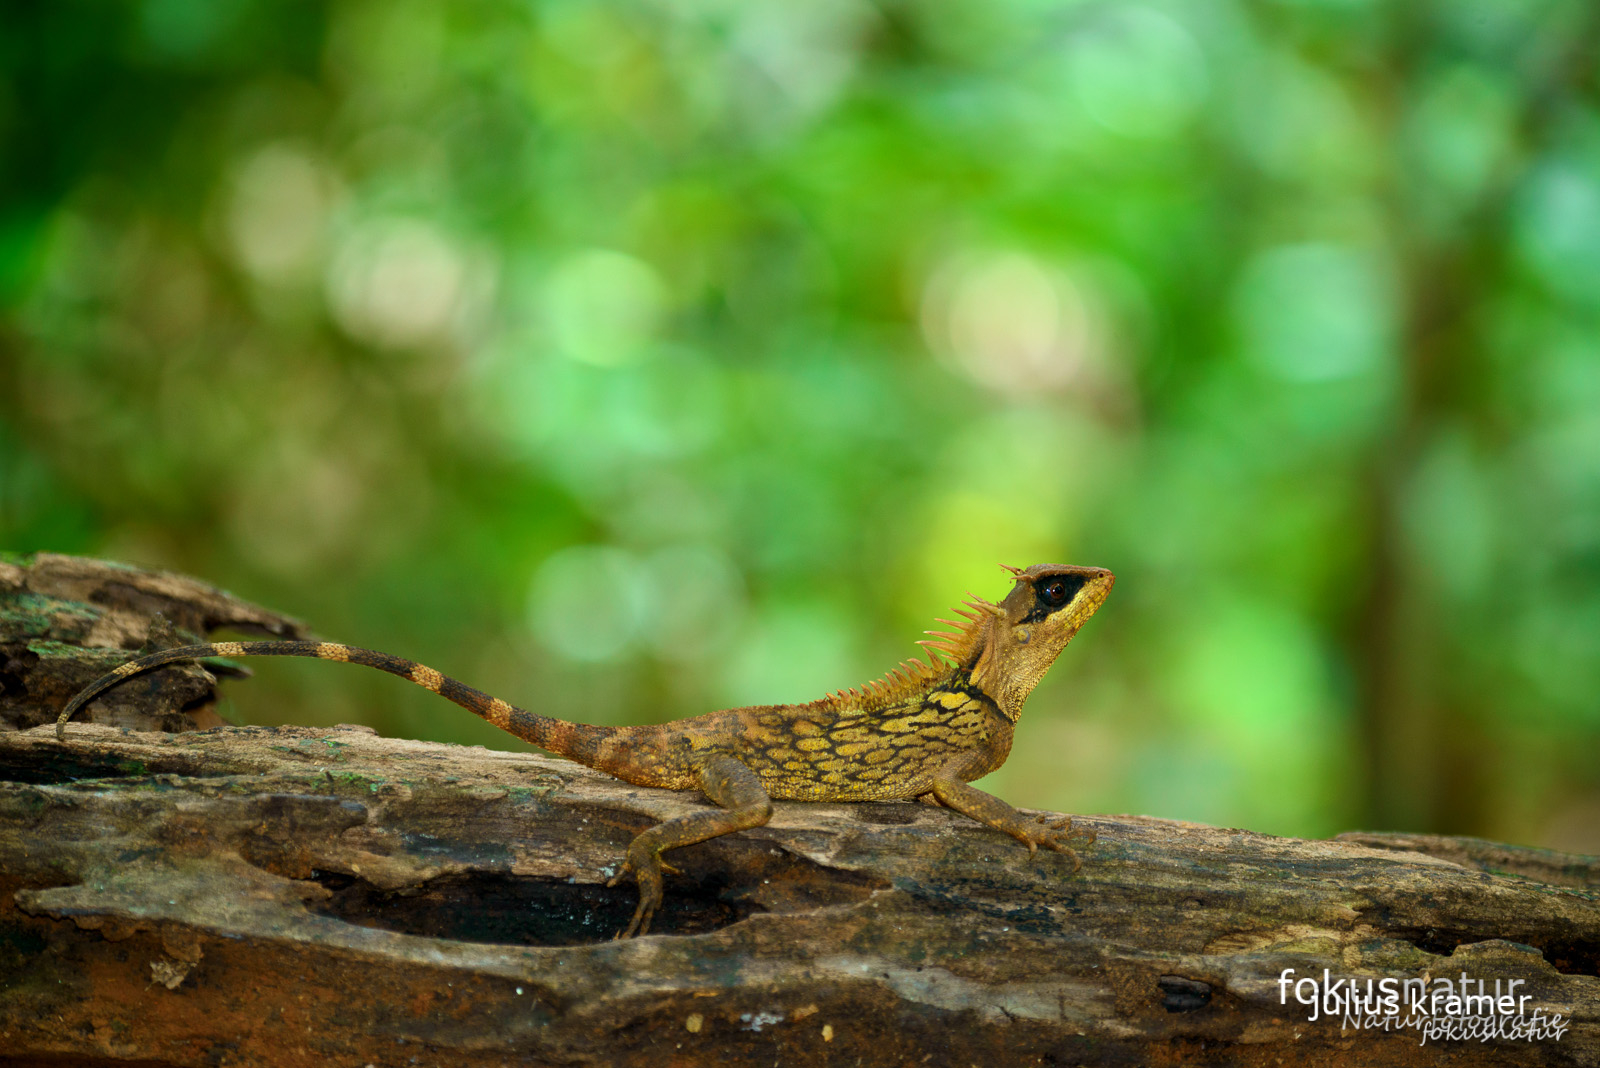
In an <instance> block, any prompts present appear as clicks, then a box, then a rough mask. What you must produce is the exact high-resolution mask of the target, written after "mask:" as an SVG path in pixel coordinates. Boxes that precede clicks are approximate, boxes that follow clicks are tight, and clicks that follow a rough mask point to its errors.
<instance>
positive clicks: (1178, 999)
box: [1156, 975, 1211, 1012]
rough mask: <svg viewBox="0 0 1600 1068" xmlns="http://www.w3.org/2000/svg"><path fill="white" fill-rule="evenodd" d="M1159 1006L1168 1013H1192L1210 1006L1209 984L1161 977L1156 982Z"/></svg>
mask: <svg viewBox="0 0 1600 1068" xmlns="http://www.w3.org/2000/svg"><path fill="white" fill-rule="evenodd" d="M1156 987H1157V988H1158V989H1159V990H1160V991H1161V1005H1162V1007H1163V1008H1165V1009H1166V1010H1167V1011H1168V1012H1193V1011H1194V1010H1196V1009H1203V1008H1205V1007H1206V1006H1207V1005H1209V1004H1211V984H1210V983H1202V982H1201V981H1200V980H1198V979H1186V978H1184V977H1183V976H1181V975H1163V976H1162V977H1161V978H1159V979H1157V980H1156Z"/></svg>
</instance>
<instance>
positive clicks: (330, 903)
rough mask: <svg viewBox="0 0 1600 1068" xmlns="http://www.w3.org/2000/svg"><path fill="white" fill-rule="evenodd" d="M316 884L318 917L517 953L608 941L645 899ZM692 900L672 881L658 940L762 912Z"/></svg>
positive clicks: (555, 889)
mask: <svg viewBox="0 0 1600 1068" xmlns="http://www.w3.org/2000/svg"><path fill="white" fill-rule="evenodd" d="M312 878H313V879H314V880H315V881H316V882H318V883H320V884H321V885H322V886H323V887H324V888H326V889H327V890H329V891H331V892H332V895H333V896H332V897H330V898H328V899H327V900H325V901H321V902H318V903H315V904H313V905H312V906H311V908H312V909H313V911H316V912H321V913H323V914H324V915H327V916H333V917H336V918H337V919H340V920H343V921H345V922H346V923H353V924H358V925H360V926H362V927H378V928H382V929H384V930H388V931H398V932H400V933H402V934H413V935H425V936H427V937H429V938H445V939H450V940H453V941H459V942H486V943H491V944H494V945H513V946H580V945H589V944H592V943H594V942H604V941H606V940H608V939H610V938H611V937H612V936H614V935H615V934H616V933H617V932H618V931H620V930H622V929H623V928H625V927H627V926H628V920H629V919H630V918H631V917H632V916H633V910H634V907H635V905H637V904H638V901H639V894H638V891H637V890H635V889H634V886H633V884H632V883H631V882H627V883H623V884H619V885H617V886H615V887H607V886H605V885H604V884H602V883H580V882H568V881H567V880H565V879H548V878H538V877H535V876H525V875H502V874H494V873H473V874H469V875H447V876H444V877H442V878H438V879H434V880H431V881H429V882H427V883H424V884H423V885H421V886H417V887H409V888H406V889H402V890H380V889H378V888H377V887H375V886H373V885H372V884H371V883H368V882H366V881H365V880H363V879H359V878H355V877H353V876H349V875H340V874H337V873H333V872H322V871H319V872H315V873H314V874H313V876H312ZM696 889H697V890H699V891H700V892H697V893H686V892H685V888H684V886H683V885H682V880H674V879H672V878H670V877H669V878H668V880H667V887H666V898H665V900H664V901H663V902H662V905H661V908H660V909H659V910H657V912H656V915H655V919H654V920H652V921H651V924H650V933H651V934H677V935H690V934H703V933H705V932H707V931H715V930H717V929H718V928H721V927H726V926H728V925H729V924H731V923H737V922H738V921H739V920H742V919H744V918H745V917H746V916H748V915H749V914H750V913H752V912H754V911H757V909H758V906H756V905H754V904H753V903H751V902H748V901H746V902H738V901H726V900H722V899H721V897H720V895H719V894H718V893H717V892H716V890H717V888H716V887H712V886H701V887H697V888H696Z"/></svg>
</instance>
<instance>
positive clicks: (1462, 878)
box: [0, 554, 1600, 1068]
mask: <svg viewBox="0 0 1600 1068" xmlns="http://www.w3.org/2000/svg"><path fill="white" fill-rule="evenodd" d="M224 626H225V627H231V628H234V629H245V630H249V631H253V632H256V633H268V634H279V635H284V636H299V635H301V634H303V632H304V631H303V627H302V626H301V625H300V624H298V623H296V622H295V621H293V620H290V619H287V618H286V617H282V616H278V615H276V614H274V613H271V612H269V611H267V610H265V609H260V608H257V607H255V606H252V605H246V604H243V603H242V602H238V601H236V600H234V599H233V598H231V597H229V596H228V595H226V594H224V593H222V592H221V591H217V590H215V589H213V588H211V587H209V586H205V585H204V584H202V583H198V582H196V581H194V580H192V579H187V578H185V577H183V576H175V575H166V574H161V573H150V572H140V571H137V570H136V569H132V568H127V567H123V566H122V565H116V564H107V563H103V562H99V561H85V560H76V559H74V558H70V557H53V556H48V555H46V554H40V555H39V556H38V557H33V558H15V557H12V558H4V559H0V1065H6V1066H23V1065H27V1066H33V1065H46V1064H48V1065H52V1066H62V1065H112V1064H139V1065H144V1066H185V1068H188V1066H202V1065H205V1066H214V1065H224V1064H225V1065H241V1066H263V1068H265V1066H272V1068H280V1066H282V1068H300V1066H306V1068H310V1066H313V1065H315V1066H317V1068H321V1066H322V1065H325V1064H355V1065H361V1064H371V1065H435V1064H437V1065H463V1066H477V1065H486V1066H487V1065H502V1064H515V1065H571V1064H598V1065H620V1066H629V1065H639V1066H645V1065H648V1066H650V1068H661V1066H663V1065H679V1064H682V1065H698V1064H704V1063H707V1062H712V1061H716V1062H720V1063H721V1064H724V1065H728V1066H730V1068H731V1066H739V1065H752V1066H754V1065H763V1066H766V1065H773V1064H778V1065H807V1064H819V1065H856V1064H862V1065H899V1064H924V1063H926V1064H934V1065H955V1066H964V1065H969V1064H970V1065H982V1066H985V1068H988V1066H993V1065H1013V1064H1015V1065H1023V1064H1110V1065H1123V1064H1126V1065H1147V1064H1169V1063H1170V1064H1178V1063H1226V1064H1247V1065H1256V1064H1260V1065H1278V1064H1284V1063H1294V1062H1295V1061H1296V1060H1302V1061H1309V1062H1310V1063H1316V1064H1333V1065H1352V1066H1354V1065H1413V1064H1438V1063H1449V1064H1452V1065H1478V1064H1506V1063H1517V1064H1548V1065H1596V1064H1600V978H1596V976H1597V973H1600V859H1597V858H1594V857H1580V856H1573V855H1566V854H1558V853H1553V852H1549V851H1544V850H1533V849H1525V848H1520V847H1516V846H1507V845H1500V844H1497V843H1492V842H1482V841H1478V840H1474V839H1462V838H1439V837H1430V836H1403V835H1377V834H1360V835H1344V836H1341V838H1340V839H1337V840H1333V841H1301V840H1296V839H1285V838H1273V837H1268V836H1265V835H1258V834H1253V833H1250V832H1248V831H1241V830H1230V829H1221V828H1215V827H1205V826H1201V825H1197V824H1190V823H1181V822H1176V821H1171V820H1157V819H1149V818H1145V817H1136V816H1095V817H1087V818H1082V819H1080V820H1079V824H1080V825H1081V826H1084V827H1088V828H1092V829H1094V830H1095V831H1097V832H1098V834H1099V840H1098V841H1097V842H1096V843H1095V844H1094V845H1091V846H1089V847H1087V848H1085V849H1084V850H1082V854H1083V861H1084V863H1083V868H1082V870H1081V871H1080V872H1078V873H1076V874H1074V873H1073V870H1072V864H1071V861H1070V860H1068V859H1067V858H1066V857H1063V856H1060V855H1057V854H1053V853H1041V854H1039V855H1037V856H1031V857H1030V856H1029V855H1028V854H1027V853H1026V852H1025V851H1024V850H1023V849H1022V848H1021V847H1020V846H1018V845H1017V843H1016V842H1014V841H1013V840H1011V839H1009V838H1006V837H1004V836H1002V835H999V834H997V833H995V832H993V831H991V830H989V829H987V828H984V827H982V826H980V825H978V824H976V823H974V822H972V821H971V820H968V819H966V818H965V817H962V816H959V815H956V814H953V813H950V812H947V811H945V810H942V809H939V808H936V807H932V806H927V805H919V804H909V803H904V804H900V803H897V804H857V805H822V804H783V803H780V804H777V805H776V806H774V807H775V813H774V816H773V819H772V821H771V823H769V824H768V825H766V826H764V827H759V828H755V829H753V830H750V831H746V832H742V833H739V834H733V835H727V836H724V837H720V838H716V839H713V840H712V841H709V842H705V843H702V844H700V845H696V846H690V847H687V848H684V849H680V850H676V851H674V852H673V853H672V854H670V856H669V859H670V860H671V861H672V862H673V863H674V864H676V865H677V866H678V867H679V868H680V869H681V874H679V875H675V876H669V877H668V881H667V894H666V904H665V907H664V908H663V909H662V911H661V912H659V913H658V914H657V916H656V919H655V922H654V925H653V927H652V933H651V935H650V936H649V937H647V938H642V939H636V940H632V941H614V940H613V937H612V936H613V935H614V934H615V933H616V932H617V931H619V930H620V929H622V928H623V927H624V926H625V924H626V922H627V919H628V917H629V915H630V914H631V913H632V910H633V907H634V903H635V900H636V898H635V895H634V890H633V888H632V886H631V885H627V884H624V885H621V886H618V887H615V888H609V887H607V886H606V885H605V883H606V881H607V879H608V878H609V877H610V876H611V875H612V874H614V873H615V871H616V870H617V864H618V862H619V861H620V858H621V856H622V854H623V851H624V849H625V847H626V846H627V843H628V842H629V841H630V840H631V839H632V838H633V836H634V835H635V834H637V833H638V832H639V831H640V830H642V829H643V828H644V827H646V826H648V825H649V824H650V823H652V822H655V821H658V820H663V819H669V818H672V817H674V816H679V815H683V814H686V813H688V812H690V811H693V810H695V809H696V808H698V807H700V806H701V804H702V802H701V801H700V800H699V799H697V798H696V797H693V796H691V795H688V794H681V793H671V792H666V791H659V790H649V789H642V788H638V787H633V786H628V785H626V784H623V783H620V782H618V781H616V780H614V779H611V778H609V777H607V776H604V775H601V774H599V773H596V772H593V771H590V770H588V769H586V768H582V767H579V766H577V765H574V764H571V763H569V762H566V761H560V760H554V759H550V758H545V757H540V756H530V755H523V754H512V753H502V752H495V751H490V750H484V749H482V748H477V747H473V748H465V747H461V746H450V745H437V744H430V743H423V742H415V741H405V740H400V739H389V738H380V737H378V736H376V735H375V734H373V733H372V731H371V730H370V729H368V728H364V727H343V728H334V729H309V728H291V727H285V728H276V729H267V728H253V727H216V728H214V729H210V730H203V731H189V732H187V733H177V734H162V733H154V732H147V731H146V730H132V729H129V728H130V727H138V728H165V729H168V730H171V729H175V728H186V727H189V726H192V725H196V724H198V725H207V724H216V723H219V722H220V721H219V720H217V719H216V717H215V714H214V712H212V711H211V702H212V701H213V700H214V697H215V683H216V680H215V678H214V677H213V673H215V672H219V671H230V670H235V669H233V668H231V666H230V665H228V664H227V663H226V662H218V661H208V662H207V664H206V665H205V666H201V665H187V666H183V667H177V666H174V667H170V668H165V669H162V670H161V671H158V672H153V673H151V674H150V675H148V676H140V677H139V678H138V679H136V680H132V681H130V682H129V683H127V684H125V685H124V686H123V687H119V688H118V690H117V691H113V692H112V694H109V695H107V696H108V698H112V697H114V698H115V700H109V699H108V700H105V701H100V702H96V704H95V705H93V706H91V707H90V708H89V709H88V710H87V712H88V713H89V715H90V717H91V718H92V719H93V720H95V722H91V723H74V724H72V725H71V726H70V727H69V728H68V731H67V736H66V741H65V742H64V743H63V742H58V741H57V740H56V738H55V736H54V732H53V729H52V728H51V727H50V726H49V725H48V724H50V723H52V722H53V720H54V718H55V715H56V712H57V711H58V710H59V709H60V708H61V706H62V704H63V703H64V702H65V701H66V699H67V697H68V696H69V695H70V694H71V693H72V692H74V690H75V689H76V688H77V687H78V686H81V685H82V684H83V683H85V682H87V681H89V680H90V679H92V678H94V677H95V676H97V675H99V674H101V673H102V672H104V671H105V670H107V669H108V668H109V667H110V666H111V665H113V664H115V663H118V662H120V661H121V660H123V659H126V658H127V657H128V656H129V655H130V654H131V653H133V652H135V651H139V650H146V651H148V650H150V649H152V648H162V647H166V646H169V645H172V644H176V643H178V642H183V643H188V642H192V641H197V640H203V638H204V637H205V636H206V635H207V634H208V633H209V632H210V631H211V630H213V629H215V628H217V627H224ZM85 646H86V647H85ZM207 667H209V668H210V669H211V670H210V671H207V670H206V668H207ZM35 724H46V725H45V726H42V727H34V725H35ZM8 726H11V727H18V728H30V727H31V728H33V729H14V730H7V729H6V727H8ZM1352 979H1353V980H1357V981H1358V985H1359V984H1365V983H1366V982H1367V981H1369V980H1370V981H1371V982H1372V984H1373V989H1375V990H1378V991H1380V992H1381V991H1382V990H1383V985H1382V984H1383V983H1384V982H1385V981H1389V982H1392V983H1393V984H1395V989H1396V990H1402V991H1404V992H1405V994H1406V997H1407V998H1408V999H1411V1003H1408V1004H1406V1005H1399V1006H1397V1009H1399V1010H1400V1011H1397V1012H1385V1011H1376V1012H1372V1013H1365V1014H1363V1013H1360V1012H1357V1013H1355V1014H1353V1016H1351V1017H1350V1018H1346V1014H1345V1013H1342V1012H1338V1011H1333V1010H1337V1009H1339V1008H1340V1007H1341V1004H1343V1006H1344V1007H1346V1008H1348V1007H1351V1003H1350V999H1349V994H1350V992H1351V988H1350V987H1349V986H1347V985H1346V984H1347V983H1348V982H1349V981H1350V980H1352ZM1480 982H1481V983H1482V984H1484V985H1483V987H1482V991H1481V992H1482V993H1484V994H1487V995H1489V996H1498V997H1504V998H1509V999H1510V1002H1509V1004H1507V1003H1503V1002H1500V1001H1498V1000H1496V1001H1494V1002H1492V1003H1491V1004H1490V1005H1488V1006H1487V1008H1485V1006H1483V1005H1482V1004H1481V1003H1479V1004H1478V1005H1477V1009H1479V1010H1482V1011H1478V1012H1473V1011H1469V1010H1471V1009H1472V1008H1473V1006H1470V1005H1458V1006H1456V1007H1452V1006H1451V1005H1450V1004H1449V1003H1448V1001H1444V1002H1436V1001H1434V1000H1433V999H1435V998H1437V997H1439V996H1440V995H1441V994H1449V993H1451V992H1454V993H1456V994H1472V993H1475V992H1479V988H1478V987H1477V985H1476V984H1478V983H1480ZM1361 988H1362V989H1365V987H1361ZM1419 988H1420V990H1421V992H1422V993H1423V994H1424V995H1425V996H1426V1000H1425V1001H1423V1002H1416V1001H1415V994H1416V992H1417V991H1418V990H1419ZM1330 999H1331V1000H1330ZM1341 999H1342V1002H1341ZM1308 1002H1309V1003H1308ZM1417 1005H1420V1006H1421V1007H1422V1009H1423V1011H1421V1012H1417V1011H1413V1010H1414V1008H1415V1007H1416V1006H1417ZM1379 1008H1381V1006H1380V1007H1379ZM1486 1026H1493V1027H1494V1028H1495V1029H1496V1030H1497V1031H1498V1032H1499V1034H1498V1036H1497V1037H1493V1038H1491V1039H1490V1040H1487V1041H1480V1040H1478V1038H1479V1037H1480V1036H1478V1035H1476V1034H1473V1035H1471V1036H1469V1035H1468V1032H1469V1030H1470V1029H1471V1028H1473V1027H1476V1028H1479V1029H1480V1030H1481V1029H1482V1028H1484V1027H1486ZM1518 1027H1522V1028H1523V1030H1522V1032H1521V1033H1519V1032H1518V1031H1517V1028H1518Z"/></svg>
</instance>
